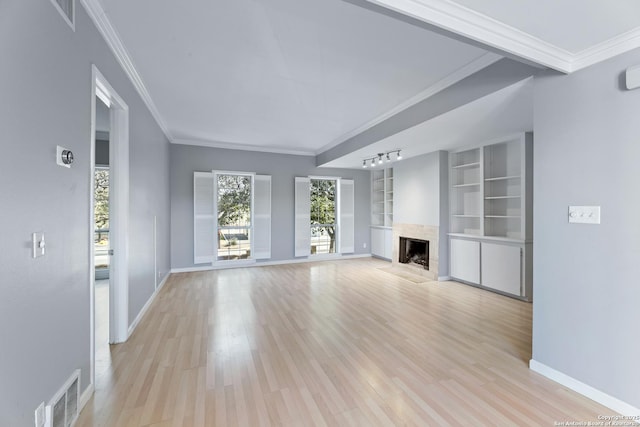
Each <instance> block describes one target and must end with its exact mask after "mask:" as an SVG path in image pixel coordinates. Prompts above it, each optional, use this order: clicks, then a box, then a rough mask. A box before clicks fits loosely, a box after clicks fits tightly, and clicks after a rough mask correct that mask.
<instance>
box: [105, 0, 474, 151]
mask: <svg viewBox="0 0 640 427" xmlns="http://www.w3.org/2000/svg"><path fill="white" fill-rule="evenodd" d="M101 3H102V6H103V8H104V10H105V12H106V15H107V17H108V19H109V20H110V21H111V23H112V25H113V26H114V27H115V29H116V31H117V32H118V35H119V36H120V38H121V40H122V42H123V44H124V46H126V49H127V50H128V52H129V54H130V56H131V58H132V61H133V63H134V65H135V67H136V69H137V71H138V73H139V74H140V76H141V78H142V80H143V81H144V84H145V86H146V88H147V90H148V92H149V93H150V94H151V97H152V99H153V102H154V103H155V105H156V107H157V109H158V111H159V113H160V115H161V116H162V118H163V119H164V122H165V124H166V126H167V128H168V129H169V131H170V133H171V134H172V136H173V137H174V138H176V139H179V140H184V139H186V140H190V141H191V140H196V141H199V142H213V143H215V142H219V143H234V144H245V145H250V146H254V147H270V148H273V149H289V150H297V151H301V152H307V153H315V152H317V151H319V150H320V149H321V148H322V147H324V146H326V145H328V144H330V143H332V142H334V141H335V140H337V139H339V138H340V137H341V136H342V135H345V134H347V133H348V132H350V131H352V130H353V129H355V128H358V127H360V126H361V125H363V124H365V123H366V122H368V121H370V120H372V119H374V118H376V117H377V116H380V115H381V114H383V113H385V112H387V111H389V110H391V109H393V108H394V107H396V106H397V105H398V104H401V103H403V102H404V101H406V100H407V99H409V98H411V97H412V96H414V95H416V94H417V93H419V92H421V91H423V90H425V89H427V88H428V87H430V86H432V85H434V84H435V83H437V82H439V81H440V80H442V79H444V78H445V77H447V76H448V75H450V74H451V73H453V72H455V71H457V70H459V69H460V68H462V67H464V66H466V65H467V64H469V63H470V62H472V61H474V60H476V59H478V58H479V57H481V56H482V55H483V54H485V53H486V52H485V51H484V50H481V49H479V48H476V47H472V46H469V45H466V44H463V43H461V42H458V41H455V40H452V39H449V38H446V37H443V36H440V35H437V34H434V33H431V32H429V31H425V30H423V29H420V28H417V27H415V26H411V25H407V24H406V23H403V22H400V21H398V20H395V19H393V18H390V17H387V16H384V15H382V14H379V13H375V12H372V11H370V10H367V9H365V8H362V7H358V6H355V5H353V4H350V3H346V2H344V1H342V0H322V1H319V0H270V1H254V0H234V1H195V0H184V1H182V2H180V4H179V7H177V6H176V5H177V4H176V3H174V2H159V1H157V0H137V1H134V2H132V1H127V0H101ZM141 25H143V26H142V27H141ZM141 28H143V30H141Z"/></svg>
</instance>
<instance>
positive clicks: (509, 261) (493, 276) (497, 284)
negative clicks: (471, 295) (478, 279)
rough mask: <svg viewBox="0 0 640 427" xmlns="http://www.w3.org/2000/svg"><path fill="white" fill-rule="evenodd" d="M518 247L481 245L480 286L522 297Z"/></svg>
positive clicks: (493, 244)
mask: <svg viewBox="0 0 640 427" xmlns="http://www.w3.org/2000/svg"><path fill="white" fill-rule="evenodd" d="M520 254H521V248H520V246H513V245H501V244H497V243H484V242H483V243H482V286H486V287H488V288H492V289H496V290H498V291H502V292H507V293H509V294H513V295H522V286H521V285H522V262H521V257H520Z"/></svg>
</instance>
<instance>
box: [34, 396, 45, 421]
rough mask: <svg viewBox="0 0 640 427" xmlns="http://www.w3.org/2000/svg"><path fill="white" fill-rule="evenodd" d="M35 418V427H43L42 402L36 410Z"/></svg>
mask: <svg viewBox="0 0 640 427" xmlns="http://www.w3.org/2000/svg"><path fill="white" fill-rule="evenodd" d="M35 418H36V427H43V426H44V402H42V403H41V404H40V406H38V407H37V408H36V414H35Z"/></svg>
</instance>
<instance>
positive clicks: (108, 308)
mask: <svg viewBox="0 0 640 427" xmlns="http://www.w3.org/2000/svg"><path fill="white" fill-rule="evenodd" d="M91 88H92V90H91V162H90V165H91V167H90V179H91V184H92V185H91V186H90V188H91V191H90V197H89V198H90V209H89V212H90V221H89V224H90V236H91V238H90V242H89V248H90V257H89V259H90V263H91V265H90V268H89V272H90V273H89V275H90V277H89V283H90V319H91V325H90V335H91V338H90V353H91V379H90V381H91V384H92V385H93V386H95V380H96V349H98V350H99V351H100V356H99V357H100V360H99V362H100V368H101V369H103V368H104V366H103V365H104V364H107V366H109V365H110V360H111V359H110V348H109V344H115V343H120V342H124V341H126V340H127V338H128V335H129V330H128V327H129V319H128V305H129V304H128V295H129V291H128V272H129V268H128V235H129V233H128V225H129V221H128V215H129V109H128V107H127V104H126V103H125V102H124V101H123V100H122V98H121V97H120V96H119V95H118V94H117V93H116V91H115V90H114V89H113V87H112V86H111V85H110V84H109V82H108V81H107V80H106V79H105V77H104V76H103V75H102V74H101V73H100V71H99V70H98V69H97V68H96V67H95V66H93V68H92V85H91ZM105 131H107V132H108V139H107V141H108V151H107V154H106V159H105V152H104V151H105V150H104V148H105V147H104V139H103V140H101V139H100V138H101V137H102V138H104V137H105V136H106V135H105ZM107 159H108V160H107ZM105 163H107V165H105ZM105 192H106V193H107V197H105V194H104V193H105ZM105 202H106V204H105ZM107 245H108V246H107ZM101 267H102V268H101ZM105 276H106V277H105ZM101 278H102V279H101ZM96 279H98V280H97V281H96ZM105 298H106V299H105ZM105 341H106V342H105Z"/></svg>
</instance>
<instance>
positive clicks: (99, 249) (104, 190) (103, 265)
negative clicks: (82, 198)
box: [94, 167, 109, 270]
mask: <svg viewBox="0 0 640 427" xmlns="http://www.w3.org/2000/svg"><path fill="white" fill-rule="evenodd" d="M94 185H95V187H94V194H95V196H94V197H95V204H94V219H95V226H94V229H95V232H94V247H95V268H96V270H100V269H108V268H109V168H104V167H96V169H95V180H94Z"/></svg>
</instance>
